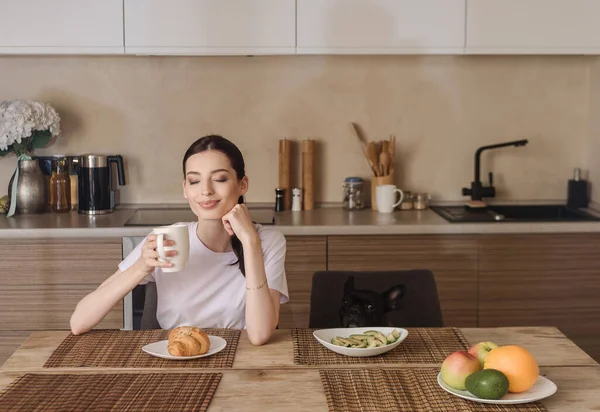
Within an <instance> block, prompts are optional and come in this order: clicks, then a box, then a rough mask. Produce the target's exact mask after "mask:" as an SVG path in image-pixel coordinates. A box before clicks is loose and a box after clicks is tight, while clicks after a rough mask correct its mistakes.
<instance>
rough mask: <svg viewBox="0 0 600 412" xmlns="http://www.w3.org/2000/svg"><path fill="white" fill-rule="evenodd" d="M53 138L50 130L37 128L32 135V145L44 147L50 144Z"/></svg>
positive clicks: (33, 146)
mask: <svg viewBox="0 0 600 412" xmlns="http://www.w3.org/2000/svg"><path fill="white" fill-rule="evenodd" d="M51 138H52V133H50V130H37V131H35V132H34V134H33V136H32V137H31V145H30V147H31V148H32V149H39V148H41V147H44V146H46V145H47V144H48V142H49V141H50V139H51Z"/></svg>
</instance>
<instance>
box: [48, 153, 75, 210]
mask: <svg viewBox="0 0 600 412" xmlns="http://www.w3.org/2000/svg"><path fill="white" fill-rule="evenodd" d="M50 210H52V211H53V212H54V213H66V212H68V211H70V210H71V177H70V176H69V165H68V161H67V158H66V156H55V157H54V159H52V176H50Z"/></svg>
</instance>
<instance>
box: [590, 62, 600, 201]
mask: <svg viewBox="0 0 600 412" xmlns="http://www.w3.org/2000/svg"><path fill="white" fill-rule="evenodd" d="M591 73H592V75H591V86H592V87H591V89H592V93H591V103H590V150H589V152H588V153H589V158H588V162H589V170H590V173H589V179H590V184H591V190H592V200H593V201H594V202H597V203H600V57H596V58H595V60H594V63H593V64H592V71H591ZM594 183H595V186H594Z"/></svg>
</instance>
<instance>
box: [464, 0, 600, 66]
mask: <svg viewBox="0 0 600 412" xmlns="http://www.w3.org/2000/svg"><path fill="white" fill-rule="evenodd" d="M466 52H467V53H489V54H502V53H510V54H580V53H590V54H598V53H599V52H600V0H467V46H466Z"/></svg>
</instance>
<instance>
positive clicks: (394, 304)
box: [382, 285, 406, 312]
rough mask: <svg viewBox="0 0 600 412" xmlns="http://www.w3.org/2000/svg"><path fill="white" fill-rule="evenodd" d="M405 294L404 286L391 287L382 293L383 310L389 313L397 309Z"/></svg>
mask: <svg viewBox="0 0 600 412" xmlns="http://www.w3.org/2000/svg"><path fill="white" fill-rule="evenodd" d="M405 293H406V286H404V285H396V286H392V287H391V288H389V289H388V290H386V291H385V292H383V293H382V295H383V300H384V301H385V310H386V312H389V311H390V310H395V309H398V307H399V306H400V301H401V300H402V298H403V297H404V294H405Z"/></svg>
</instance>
